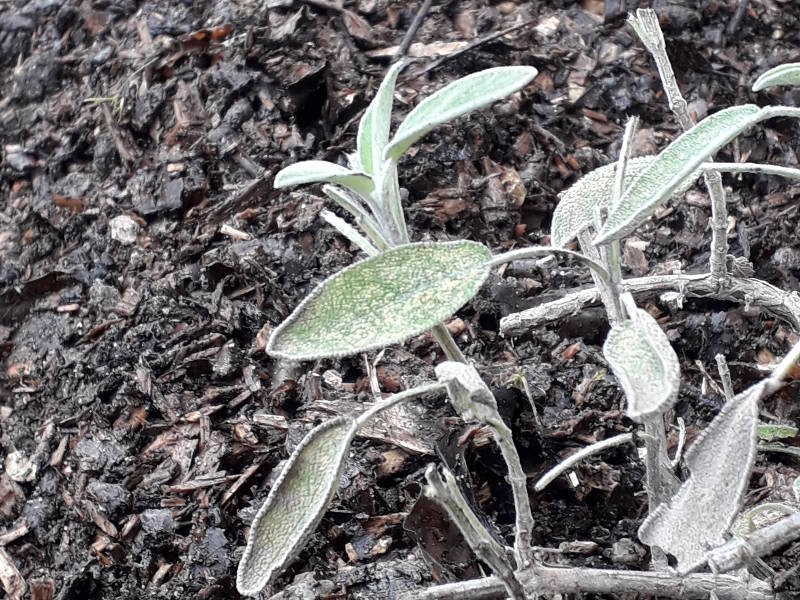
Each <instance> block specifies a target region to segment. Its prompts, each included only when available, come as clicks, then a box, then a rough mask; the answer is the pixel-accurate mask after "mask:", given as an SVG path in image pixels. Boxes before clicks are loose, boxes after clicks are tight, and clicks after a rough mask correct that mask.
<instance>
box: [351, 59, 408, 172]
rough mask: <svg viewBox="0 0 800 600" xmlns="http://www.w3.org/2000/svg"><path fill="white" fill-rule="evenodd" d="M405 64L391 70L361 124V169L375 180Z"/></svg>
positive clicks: (359, 143)
mask: <svg viewBox="0 0 800 600" xmlns="http://www.w3.org/2000/svg"><path fill="white" fill-rule="evenodd" d="M403 66H404V63H403V62H402V61H399V62H396V63H394V64H393V65H392V66H391V67H389V71H388V72H387V73H386V77H384V79H383V81H382V82H381V85H380V87H379V88H378V93H377V94H375V97H374V98H373V99H372V102H370V105H369V106H368V107H367V110H366V111H365V112H364V116H363V117H361V121H360V122H359V124H358V136H357V137H356V147H357V156H358V160H359V162H360V163H361V168H362V169H364V171H365V172H366V173H367V174H369V175H371V176H373V177H374V176H375V175H376V174H377V171H378V169H379V168H380V166H381V164H383V149H384V148H385V147H386V144H388V143H389V129H390V128H391V125H392V97H393V96H394V86H395V83H396V82H397V76H398V74H399V73H400V70H401V69H402V68H403Z"/></svg>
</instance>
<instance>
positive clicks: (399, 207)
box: [383, 161, 409, 244]
mask: <svg viewBox="0 0 800 600" xmlns="http://www.w3.org/2000/svg"><path fill="white" fill-rule="evenodd" d="M383 168H384V169H388V172H387V173H384V177H385V178H386V180H385V181H384V186H385V187H384V192H385V196H386V197H385V198H384V201H385V202H386V207H387V208H388V213H389V214H388V215H387V216H388V217H389V218H390V219H391V220H392V222H393V223H394V227H395V229H396V230H397V235H398V236H399V237H398V239H397V240H396V243H397V244H407V243H408V242H409V237H408V228H407V227H406V217H405V214H404V213H403V200H402V197H401V196H400V181H399V179H398V177H397V163H396V162H394V161H391V162H389V161H387V163H386V164H384V166H383Z"/></svg>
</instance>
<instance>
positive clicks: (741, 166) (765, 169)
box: [702, 162, 800, 179]
mask: <svg viewBox="0 0 800 600" xmlns="http://www.w3.org/2000/svg"><path fill="white" fill-rule="evenodd" d="M702 166H703V169H704V170H711V171H720V172H722V173H757V174H759V175H777V176H778V177H786V178H787V179H800V169H793V168H792V167H781V166H779V165H764V164H761V163H749V162H743V163H736V162H706V163H703V165H702Z"/></svg>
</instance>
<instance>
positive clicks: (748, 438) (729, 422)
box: [639, 379, 775, 573]
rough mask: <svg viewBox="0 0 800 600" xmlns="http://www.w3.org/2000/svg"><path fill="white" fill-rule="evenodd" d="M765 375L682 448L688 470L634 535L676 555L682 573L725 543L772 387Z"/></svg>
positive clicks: (750, 465)
mask: <svg viewBox="0 0 800 600" xmlns="http://www.w3.org/2000/svg"><path fill="white" fill-rule="evenodd" d="M770 386H774V382H772V381H771V380H770V379H765V380H764V381H761V382H759V383H757V384H756V385H754V386H752V387H750V388H748V389H747V390H745V391H744V392H742V393H740V394H738V395H737V396H734V398H733V399H732V400H730V401H729V402H728V403H727V404H726V405H725V406H724V407H723V408H722V410H721V411H720V413H719V414H718V415H717V416H716V417H715V418H714V420H713V421H711V424H710V425H709V426H708V427H707V428H706V429H705V431H703V432H702V433H701V434H700V436H699V437H698V438H697V441H695V443H694V444H692V447H691V448H689V450H688V451H687V452H686V456H685V459H686V464H687V466H688V467H689V470H690V472H691V475H690V476H689V479H687V480H686V481H685V482H684V483H683V485H681V487H680V489H679V490H678V492H677V493H676V494H675V496H674V497H673V498H672V499H670V500H668V501H666V502H663V503H662V504H660V505H659V506H658V508H657V509H656V510H655V511H653V513H652V514H650V515H648V517H647V519H645V521H644V523H642V525H641V527H640V528H639V539H640V540H642V541H643V542H644V543H646V544H649V545H651V546H658V547H660V548H661V549H662V550H665V551H666V552H669V553H670V554H672V555H674V556H675V557H676V558H677V559H678V569H679V570H680V571H681V572H683V573H687V572H690V571H692V570H693V569H695V568H697V566H699V565H701V564H703V561H704V560H705V554H706V552H707V551H708V550H709V549H710V548H713V547H714V546H719V545H721V544H724V543H725V534H726V533H727V531H728V528H729V527H730V526H731V524H732V523H733V520H734V517H735V516H736V514H737V513H738V512H739V509H740V507H741V502H742V497H743V496H744V492H745V490H746V489H747V484H748V482H749V480H750V471H751V469H752V468H753V461H754V460H755V455H756V439H757V435H756V431H757V427H758V405H759V401H760V400H761V398H763V397H764V396H765V395H766V394H767V393H769V392H770V391H772V390H774V389H775V388H774V387H770Z"/></svg>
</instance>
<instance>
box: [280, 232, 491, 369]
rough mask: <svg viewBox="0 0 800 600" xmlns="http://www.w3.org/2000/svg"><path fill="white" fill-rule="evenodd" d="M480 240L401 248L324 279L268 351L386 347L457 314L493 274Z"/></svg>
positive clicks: (288, 354)
mask: <svg viewBox="0 0 800 600" xmlns="http://www.w3.org/2000/svg"><path fill="white" fill-rule="evenodd" d="M491 258H492V256H491V252H490V251H489V249H488V248H486V246H484V245H482V244H479V243H477V242H470V241H458V242H444V243H418V244H407V245H404V246H398V247H396V248H393V249H391V250H388V251H386V252H383V253H381V254H379V255H377V256H373V257H371V258H368V259H366V260H363V261H361V262H358V263H355V264H353V265H351V266H349V267H347V268H346V269H344V270H342V271H340V272H339V273H337V274H335V275H333V276H332V277H330V278H328V279H326V280H325V281H323V282H322V283H321V284H320V285H319V286H318V287H317V288H316V289H315V290H314V291H313V292H311V294H310V295H309V296H308V297H307V298H306V299H305V300H304V301H303V302H302V303H301V304H300V305H299V306H298V307H297V308H296V309H295V311H294V312H293V313H292V314H291V315H290V316H289V318H288V319H287V320H286V321H284V322H283V323H282V324H281V325H280V326H279V327H278V328H276V329H275V331H274V332H273V333H272V336H271V337H270V339H269V342H268V343H267V347H266V351H267V352H268V353H269V354H271V355H273V356H277V357H282V358H289V359H292V360H315V359H317V358H322V357H338V356H348V355H351V354H357V353H359V352H366V351H368V350H374V349H377V348H382V347H385V346H388V345H391V344H396V343H400V342H403V341H405V340H406V339H408V338H410V337H412V336H415V335H418V334H420V333H423V332H424V331H426V330H428V329H430V328H431V327H433V326H434V325H436V324H437V323H439V322H441V321H442V320H444V319H445V318H447V317H449V316H450V315H452V314H453V313H454V312H455V311H456V310H458V309H459V308H461V306H463V305H464V304H465V303H466V302H467V301H468V300H469V299H470V298H472V296H474V295H475V293H477V291H478V289H480V286H481V285H482V284H483V282H484V281H485V279H486V277H487V276H488V274H489V261H490V260H491Z"/></svg>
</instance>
